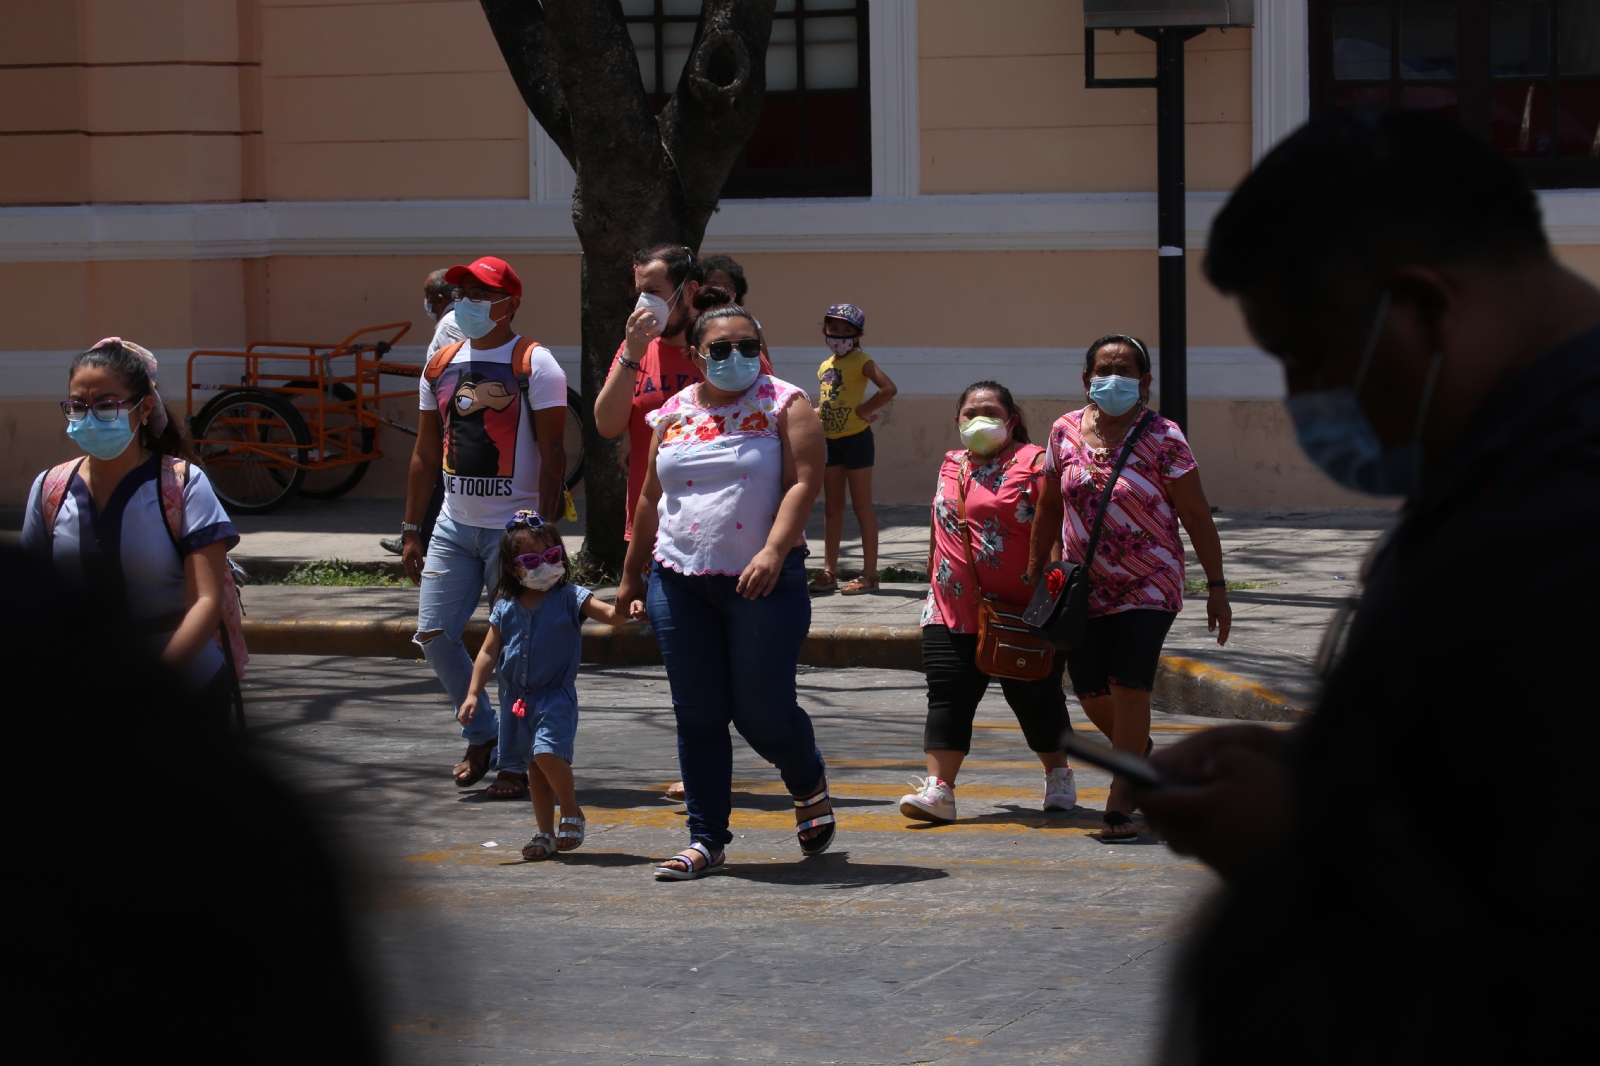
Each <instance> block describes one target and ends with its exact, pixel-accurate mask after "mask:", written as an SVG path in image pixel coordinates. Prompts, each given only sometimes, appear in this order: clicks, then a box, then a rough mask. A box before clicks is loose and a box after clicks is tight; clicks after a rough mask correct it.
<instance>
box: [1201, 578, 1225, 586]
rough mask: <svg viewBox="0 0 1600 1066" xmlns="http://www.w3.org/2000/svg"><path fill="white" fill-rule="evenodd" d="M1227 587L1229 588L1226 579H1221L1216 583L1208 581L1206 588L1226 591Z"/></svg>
mask: <svg viewBox="0 0 1600 1066" xmlns="http://www.w3.org/2000/svg"><path fill="white" fill-rule="evenodd" d="M1227 587H1228V582H1227V579H1225V578H1220V577H1219V578H1217V579H1216V580H1215V581H1207V582H1206V588H1208V589H1225V588H1227Z"/></svg>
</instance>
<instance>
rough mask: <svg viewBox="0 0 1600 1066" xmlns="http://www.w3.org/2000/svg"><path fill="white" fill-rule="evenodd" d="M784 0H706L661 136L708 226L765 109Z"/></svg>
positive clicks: (692, 205)
mask: <svg viewBox="0 0 1600 1066" xmlns="http://www.w3.org/2000/svg"><path fill="white" fill-rule="evenodd" d="M775 6H776V0H706V2H705V4H704V5H703V6H702V8H701V14H700V23H699V25H698V26H697V27H696V30H695V39H694V43H693V44H692V45H691V46H690V50H689V61H688V62H687V63H685V64H684V66H683V74H682V75H681V76H680V77H679V79H678V87H677V90H676V91H675V92H674V93H673V94H672V99H671V100H669V101H667V106H666V107H665V108H663V109H662V111H661V118H660V124H661V139H662V143H663V144H664V145H665V146H666V150H667V154H668V155H669V156H670V157H671V159H672V163H673V166H674V167H675V168H676V169H677V172H678V179H679V182H680V183H681V185H682V188H683V197H684V206H685V209H686V212H687V215H688V218H686V219H685V221H686V222H688V223H689V224H691V225H693V226H695V227H696V229H697V231H700V232H703V231H704V229H705V226H706V223H707V222H709V221H710V220H711V214H712V212H713V211H715V210H716V208H717V201H718V199H720V198H721V196H722V185H723V182H725V181H727V180H728V172H729V171H731V170H732V169H733V165H734V163H736V162H737V161H738V159H739V153H740V152H742V151H744V145H745V141H746V140H748V139H749V137H750V134H751V132H752V131H753V130H754V129H755V126H756V122H757V120H758V119H760V117H761V105H762V102H763V101H764V100H765V99H766V94H767V42H768V40H769V39H770V38H771V36H772V12H773V8H774V7H775Z"/></svg>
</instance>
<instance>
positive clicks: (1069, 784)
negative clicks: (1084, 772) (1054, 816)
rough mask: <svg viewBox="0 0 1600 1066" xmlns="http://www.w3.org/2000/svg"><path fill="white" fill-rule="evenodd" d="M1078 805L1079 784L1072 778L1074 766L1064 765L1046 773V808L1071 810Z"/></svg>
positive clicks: (1049, 809) (1048, 809) (1050, 809)
mask: <svg viewBox="0 0 1600 1066" xmlns="http://www.w3.org/2000/svg"><path fill="white" fill-rule="evenodd" d="M1077 805H1078V785H1077V782H1075V781H1073V779H1072V767H1070V766H1063V767H1058V768H1057V769H1054V770H1050V771H1048V772H1047V773H1046V774H1045V775H1044V809H1045V810H1047V811H1070V810H1072V808H1074V807H1076V806H1077Z"/></svg>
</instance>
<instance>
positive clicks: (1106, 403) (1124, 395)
mask: <svg viewBox="0 0 1600 1066" xmlns="http://www.w3.org/2000/svg"><path fill="white" fill-rule="evenodd" d="M1089 399H1091V400H1093V401H1094V405H1095V406H1096V407H1098V408H1100V410H1102V411H1104V412H1105V413H1106V414H1108V415H1110V416H1111V417H1112V418H1116V417H1118V416H1119V415H1125V414H1127V413H1128V412H1129V411H1130V410H1132V409H1133V405H1134V404H1136V403H1138V402H1139V379H1138V378H1125V377H1123V376H1122V375H1120V374H1107V375H1106V376H1105V377H1103V378H1090V379H1089Z"/></svg>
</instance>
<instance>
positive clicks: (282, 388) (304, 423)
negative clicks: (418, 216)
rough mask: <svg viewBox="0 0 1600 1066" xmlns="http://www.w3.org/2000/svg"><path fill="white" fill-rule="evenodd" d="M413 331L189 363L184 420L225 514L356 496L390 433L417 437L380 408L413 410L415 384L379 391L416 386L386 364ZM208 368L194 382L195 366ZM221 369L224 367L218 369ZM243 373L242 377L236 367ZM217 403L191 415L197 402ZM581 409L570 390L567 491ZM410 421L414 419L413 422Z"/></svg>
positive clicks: (412, 374)
mask: <svg viewBox="0 0 1600 1066" xmlns="http://www.w3.org/2000/svg"><path fill="white" fill-rule="evenodd" d="M410 329H411V323H409V322H390V323H388V324H386V325H382V326H368V327H367V328H365V329H359V330H357V331H356V332H354V333H352V334H350V336H348V337H346V338H345V339H344V340H342V341H340V342H339V343H338V344H286V343H281V342H273V341H260V342H258V343H256V344H252V345H250V347H248V348H246V349H245V350H244V351H242V352H239V351H209V350H201V351H196V352H193V353H191V354H190V356H189V366H188V380H187V385H188V396H187V404H186V407H185V414H186V415H188V416H189V429H190V432H192V433H193V434H194V444H195V450H196V451H197V452H199V455H200V462H201V465H202V466H204V467H205V470H206V475H207V476H208V477H209V478H210V479H211V484H212V486H213V487H214V488H215V489H216V493H217V496H218V497H220V498H221V500H222V502H223V505H224V506H225V507H227V509H228V510H229V511H231V512H233V513H235V514H267V513H269V512H271V511H275V510H277V509H278V508H279V507H282V506H283V505H284V504H285V503H286V502H288V500H289V499H290V497H292V496H294V495H295V494H296V493H299V494H300V495H302V496H310V497H312V498H313V499H318V500H331V499H333V498H334V497H336V496H342V495H344V494H345V493H347V492H349V491H350V490H351V489H353V488H355V487H356V484H357V483H358V482H360V480H361V479H362V478H363V477H364V476H365V475H366V473H367V467H368V466H370V465H371V463H372V461H373V460H374V459H381V458H383V452H382V451H381V450H380V449H379V447H378V441H379V435H380V433H381V432H382V430H383V427H384V426H389V427H392V428H394V429H398V430H400V431H401V432H402V433H408V434H410V435H411V436H413V437H415V436H416V435H417V430H416V427H415V426H414V425H406V424H405V423H403V422H397V421H395V420H394V419H392V418H388V417H387V416H385V415H383V414H381V413H380V412H379V411H378V404H379V403H380V402H381V401H383V400H388V399H398V398H401V397H405V398H408V399H410V400H411V401H412V402H411V404H410V405H408V406H409V407H410V409H411V410H413V411H414V410H415V402H416V398H417V387H416V385H415V384H413V385H411V386H410V387H409V388H403V389H400V390H398V391H395V392H384V391H382V385H381V383H380V379H381V378H382V376H383V375H384V374H392V375H395V376H398V377H405V378H410V379H411V380H412V381H413V382H415V381H416V379H417V378H419V377H421V376H422V369H423V368H422V367H421V366H417V365H413V364H408V363H394V362H387V361H385V359H384V357H385V356H386V355H388V354H389V351H390V349H392V348H393V347H394V344H395V342H396V341H398V340H399V339H400V338H401V337H403V336H405V335H406V332H407V331H408V330H410ZM197 359H205V360H208V362H207V363H206V364H204V365H203V366H202V367H201V368H200V371H199V373H200V374H201V375H202V377H203V380H199V381H197V380H196V379H195V377H196V368H195V361H196V360H197ZM219 360H222V361H224V362H220V363H219ZM241 361H242V363H243V366H242V368H241V370H242V372H240V373H237V374H235V373H234V372H233V366H232V365H230V364H236V363H238V362H241ZM196 392H202V393H204V392H213V393H216V395H215V396H213V397H212V398H211V399H210V400H208V401H206V403H205V404H204V405H203V406H202V407H201V408H200V413H199V414H195V413H194V408H195V393H196ZM582 412H583V408H582V405H581V403H580V402H579V397H578V394H577V393H576V392H574V391H573V390H571V389H568V390H567V420H566V433H565V444H566V455H567V461H566V471H565V474H566V477H565V483H566V487H567V488H568V489H571V488H572V487H573V486H575V485H576V484H577V483H578V482H579V480H581V479H582V477H583V424H584V423H583V413H582ZM411 417H412V418H415V417H416V416H415V415H414V414H413V415H412V416H411Z"/></svg>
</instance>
